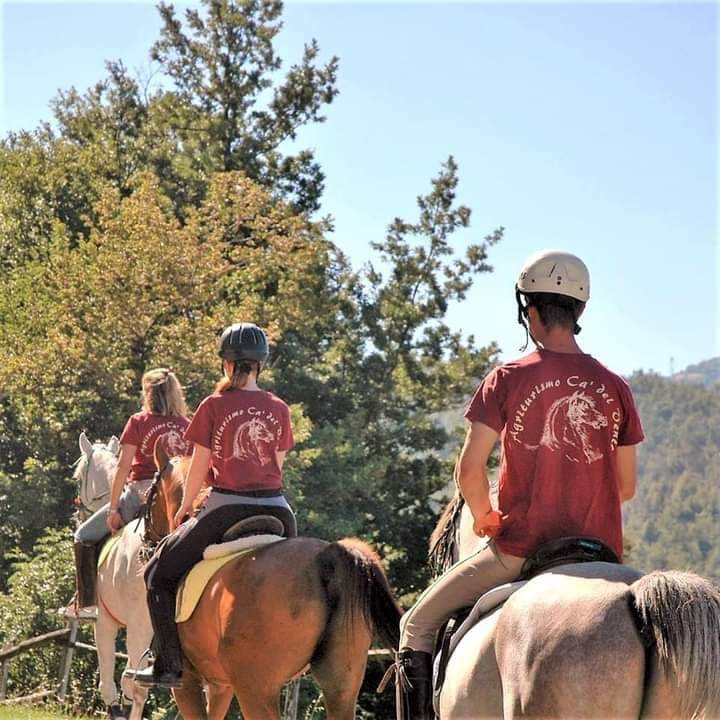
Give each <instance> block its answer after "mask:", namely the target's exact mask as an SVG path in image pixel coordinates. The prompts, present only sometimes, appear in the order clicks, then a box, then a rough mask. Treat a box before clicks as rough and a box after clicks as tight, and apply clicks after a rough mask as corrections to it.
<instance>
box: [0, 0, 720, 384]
mask: <svg viewBox="0 0 720 720" xmlns="http://www.w3.org/2000/svg"><path fill="white" fill-rule="evenodd" d="M177 6H178V7H182V6H181V5H180V4H177ZM717 15H718V12H717V9H716V7H715V6H714V5H712V4H698V3H682V4H681V3H678V4H645V3H638V4H624V3H617V4H615V3H611V4H580V3H575V4H573V3H562V4H537V3H533V4H515V3H505V4H499V3H497V4H486V3H476V4H472V3H470V4H450V3H439V2H438V3H407V2H406V3H399V4H382V3H364V4H348V3H340V2H337V3H324V4H320V3H318V4H300V3H292V2H291V3H289V4H288V5H287V7H286V14H285V27H284V29H283V32H282V33H281V35H280V37H279V49H280V52H281V54H282V55H283V57H285V58H287V60H289V61H293V60H294V59H297V58H299V57H300V54H301V52H302V45H303V42H305V41H308V40H309V39H310V38H311V37H315V38H316V39H317V40H318V42H319V44H320V47H321V49H322V51H323V53H324V56H325V57H329V56H330V55H331V54H336V55H338V56H339V58H340V73H339V89H340V96H339V97H338V98H337V99H336V101H335V102H334V103H333V104H332V106H330V108H329V109H328V112H327V116H328V119H327V122H326V123H325V124H323V125H318V126H315V127H312V128H308V129H306V130H305V131H303V133H302V134H301V136H300V141H301V144H302V145H307V146H311V147H314V148H315V150H316V152H317V157H318V158H319V160H320V162H321V164H322V166H323V168H324V170H325V172H326V175H327V190H326V193H325V196H324V205H323V213H330V214H332V215H333V216H334V217H335V218H336V232H335V235H334V240H335V242H337V243H338V245H339V246H341V247H342V248H343V249H344V250H345V251H346V252H347V253H348V254H349V255H350V257H351V258H352V260H353V262H354V263H355V265H356V266H359V265H360V264H362V263H363V262H366V261H368V260H369V259H371V258H372V251H371V250H370V245H369V244H370V242H371V241H373V240H378V239H381V238H382V237H383V235H384V231H385V227H386V226H387V224H388V223H389V222H390V221H391V220H392V219H393V217H395V216H397V215H399V216H402V217H404V218H406V219H412V218H413V217H414V212H415V206H414V202H415V196H416V195H418V194H419V193H423V192H425V191H426V189H427V188H428V186H429V180H430V178H431V177H432V176H433V175H434V174H435V173H436V172H437V171H438V169H439V167H440V164H441V162H442V161H444V160H445V159H446V158H447V156H448V155H449V154H453V155H454V156H455V158H456V160H457V162H458V163H459V165H460V193H459V194H460V199H461V200H462V201H463V202H464V203H466V204H467V205H469V206H470V207H471V208H472V209H473V222H472V229H471V230H470V231H467V232H466V233H465V234H464V235H462V236H459V237H458V240H457V242H458V246H459V247H462V246H463V245H464V244H466V243H468V242H470V241H471V240H475V239H478V238H480V237H482V236H483V235H485V234H486V233H488V232H490V231H491V230H492V229H493V228H495V227H496V226H498V225H504V226H505V227H506V237H505V240H504V241H503V243H502V244H501V245H499V246H496V247H495V248H494V249H493V250H492V255H491V261H492V263H493V264H494V266H495V273H494V274H493V275H488V276H481V277H480V278H478V282H477V285H476V287H475V288H474V289H473V291H472V292H471V293H470V295H469V296H468V298H467V300H466V301H465V302H464V303H462V304H461V305H459V306H457V307H455V308H453V310H452V312H451V316H450V319H451V323H452V324H453V326H455V327H458V328H462V329H464V330H465V331H467V332H472V333H473V334H475V336H476V337H477V338H478V339H479V340H480V341H482V342H486V341H488V342H489V341H491V340H496V341H497V342H498V343H499V344H500V346H501V348H502V350H503V357H504V358H506V359H509V358H511V357H513V356H515V355H517V354H518V353H517V348H518V346H519V345H520V343H521V341H522V339H523V336H522V333H521V331H520V328H519V326H517V325H515V311H514V299H513V292H512V288H513V284H514V282H515V276H516V273H517V271H518V268H519V266H520V265H521V263H522V261H523V259H524V258H525V256H527V255H528V254H529V253H530V252H532V251H534V250H536V249H539V248H542V247H557V248H562V249H566V250H570V251H572V252H576V253H577V254H579V255H581V256H582V257H583V258H584V259H585V260H586V262H587V264H588V265H589V267H590V269H591V273H592V297H591V301H590V303H589V304H588V309H587V311H586V314H585V317H584V323H583V324H584V330H583V333H582V335H581V336H580V340H581V344H582V346H583V347H584V349H585V350H586V351H588V352H591V353H593V354H594V355H595V356H596V357H598V358H599V359H601V360H603V361H604V362H605V363H606V364H608V365H609V366H610V367H612V368H614V369H616V370H618V371H620V372H622V373H630V372H631V371H632V370H634V369H637V368H645V369H656V370H658V371H660V372H662V373H664V374H665V373H667V372H668V371H669V368H670V358H674V366H675V369H676V370H679V369H682V368H683V367H684V366H685V365H687V364H689V363H693V362H697V361H700V360H703V359H707V358H709V357H712V356H716V355H720V327H719V325H720V320H719V315H718V308H719V305H720V303H719V299H720V291H719V288H718V277H719V276H720V252H718V234H717V206H718V186H717V167H718V164H717V159H718V145H717V119H718V117H717V63H716V61H717V36H718V17H717ZM2 22H3V28H2V43H3V45H2V81H3V91H2V99H3V105H2V112H1V113H0V133H2V134H3V135H4V134H5V133H6V132H8V131H9V130H17V129H20V128H26V129H31V128H33V127H34V126H35V125H36V124H37V123H38V122H39V121H40V120H42V119H49V117H50V111H49V107H48V101H49V100H50V98H51V97H52V96H53V95H54V94H55V92H56V90H57V89H58V88H68V87H70V86H71V85H74V86H75V87H77V88H78V89H81V90H83V89H85V88H87V87H88V86H89V85H90V84H92V83H93V82H95V81H97V80H98V79H100V78H101V77H102V76H103V73H104V71H103V61H104V59H115V58H121V59H123V60H124V62H125V63H126V65H127V66H128V67H130V68H131V69H136V68H137V69H139V70H141V72H143V73H146V74H147V72H148V70H149V67H150V66H149V60H148V57H147V50H148V48H149V47H150V45H151V43H152V42H153V40H154V39H155V37H156V36H157V32H158V28H159V22H158V19H157V13H156V11H155V9H154V7H153V6H152V5H151V4H149V3H146V2H141V1H138V2H132V3H124V4H111V3H105V2H103V3H88V4H68V3H57V2H55V3H9V2H5V3H4V5H3V13H2Z"/></svg>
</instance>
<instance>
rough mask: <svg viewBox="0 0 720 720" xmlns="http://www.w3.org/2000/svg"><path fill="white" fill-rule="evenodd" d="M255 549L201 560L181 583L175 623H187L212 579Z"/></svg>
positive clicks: (176, 601) (177, 597)
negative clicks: (218, 572)
mask: <svg viewBox="0 0 720 720" xmlns="http://www.w3.org/2000/svg"><path fill="white" fill-rule="evenodd" d="M254 549H255V548H248V549H246V550H240V551H238V552H234V553H231V554H230V555H223V556H222V557H218V558H213V559H212V560H201V561H200V562H199V563H198V564H197V565H195V566H194V567H193V569H192V570H191V571H190V572H189V573H188V574H187V575H186V576H185V578H184V580H183V581H182V582H181V583H180V587H179V588H178V591H177V595H176V598H175V622H179V623H180V622H185V621H186V620H189V619H190V616H191V615H192V614H193V611H194V610H195V606H196V605H197V604H198V602H199V600H200V596H201V595H202V592H203V590H204V589H205V586H206V585H207V584H208V582H210V578H212V576H213V575H214V574H215V573H216V572H217V571H218V570H219V569H220V568H221V567H223V565H226V564H227V563H229V562H230V561H231V560H235V558H238V557H240V556H241V555H245V554H246V553H249V552H251V551H252V550H254Z"/></svg>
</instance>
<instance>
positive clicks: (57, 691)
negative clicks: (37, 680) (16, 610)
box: [0, 620, 127, 705]
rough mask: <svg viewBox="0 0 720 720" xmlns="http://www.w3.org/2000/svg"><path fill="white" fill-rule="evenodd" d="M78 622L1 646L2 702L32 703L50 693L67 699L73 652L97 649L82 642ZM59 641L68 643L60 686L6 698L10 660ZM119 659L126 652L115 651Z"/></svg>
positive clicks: (0, 681) (7, 703) (125, 657)
mask: <svg viewBox="0 0 720 720" xmlns="http://www.w3.org/2000/svg"><path fill="white" fill-rule="evenodd" d="M78 625H79V623H78V622H77V620H71V621H70V624H69V625H68V627H66V628H62V629H61V630H53V631H51V632H49V633H45V634H44V635H38V636H37V637H34V638H30V639H29V640H23V641H21V642H19V643H18V644H17V645H11V646H9V647H6V648H3V649H2V650H0V663H2V665H0V704H2V705H11V704H13V703H22V702H27V703H31V702H34V701H36V700H41V699H44V698H46V697H48V696H50V695H57V699H58V700H59V701H60V702H64V701H65V696H66V695H67V687H68V682H69V680H70V667H71V665H72V659H73V654H74V653H75V650H76V649H77V650H89V651H91V652H94V653H97V648H96V647H95V646H94V645H89V644H88V643H84V642H80V641H78V640H77V639H76V638H77V632H78ZM51 643H56V644H58V645H63V646H64V647H65V652H64V653H63V657H62V660H61V662H60V672H59V677H58V685H57V687H55V688H53V689H50V690H38V691H37V692H34V693H32V694H31V695H23V696H22V697H17V698H7V697H6V696H7V684H8V677H9V675H10V660H12V658H14V657H15V656H16V655H21V654H22V653H24V652H28V651H29V650H34V649H35V648H38V647H42V646H43V645H49V644H51ZM115 658H116V659H118V658H119V659H122V660H127V655H126V654H125V653H120V652H116V653H115Z"/></svg>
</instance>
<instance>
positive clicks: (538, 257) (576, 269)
mask: <svg viewBox="0 0 720 720" xmlns="http://www.w3.org/2000/svg"><path fill="white" fill-rule="evenodd" d="M516 287H517V289H518V290H519V291H520V292H521V293H555V294H556V295H567V296H568V297H571V298H575V299H576V300H580V301H581V302H587V301H588V298H589V297H590V273H589V272H588V269H587V266H586V265H585V263H584V262H583V261H582V260H581V259H580V258H579V257H577V255H572V254H571V253H567V252H563V251H562V250H541V251H540V252H537V253H533V254H532V255H531V256H530V257H529V258H528V259H527V260H526V261H525V263H524V265H523V267H522V270H521V271H520V277H519V278H518V281H517V285H516Z"/></svg>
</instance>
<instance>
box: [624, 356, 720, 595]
mask: <svg viewBox="0 0 720 720" xmlns="http://www.w3.org/2000/svg"><path fill="white" fill-rule="evenodd" d="M718 362H719V361H718V359H715V360H710V361H707V362H706V363H699V364H698V365H695V366H692V367H691V368H688V369H687V371H686V373H687V375H688V376H695V375H699V374H700V373H699V372H698V373H696V372H694V370H693V368H701V369H702V372H703V373H705V372H707V371H708V369H710V368H712V367H713V366H714V367H716V368H717V367H718ZM713 364H714V365H713ZM629 380H630V384H631V385H632V388H633V392H634V394H635V398H636V401H637V404H638V409H639V411H640V416H641V418H642V421H643V427H644V429H645V442H643V443H642V444H641V445H640V449H639V452H638V490H637V495H636V496H635V498H633V500H632V501H630V502H629V503H628V504H627V505H626V508H625V513H624V515H625V532H626V536H627V539H628V540H629V542H630V544H631V546H632V548H631V551H630V554H629V562H630V563H631V564H633V565H637V566H638V567H640V568H641V569H643V570H651V569H654V568H676V569H690V570H693V571H695V572H698V573H700V574H701V575H705V576H706V577H711V578H713V579H714V580H715V581H716V582H720V384H718V383H717V382H716V383H705V382H694V381H687V380H686V381H681V380H678V378H677V377H676V376H673V377H672V378H664V377H660V376H659V375H654V374H646V373H636V374H634V375H633V376H632V377H630V378H629Z"/></svg>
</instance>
